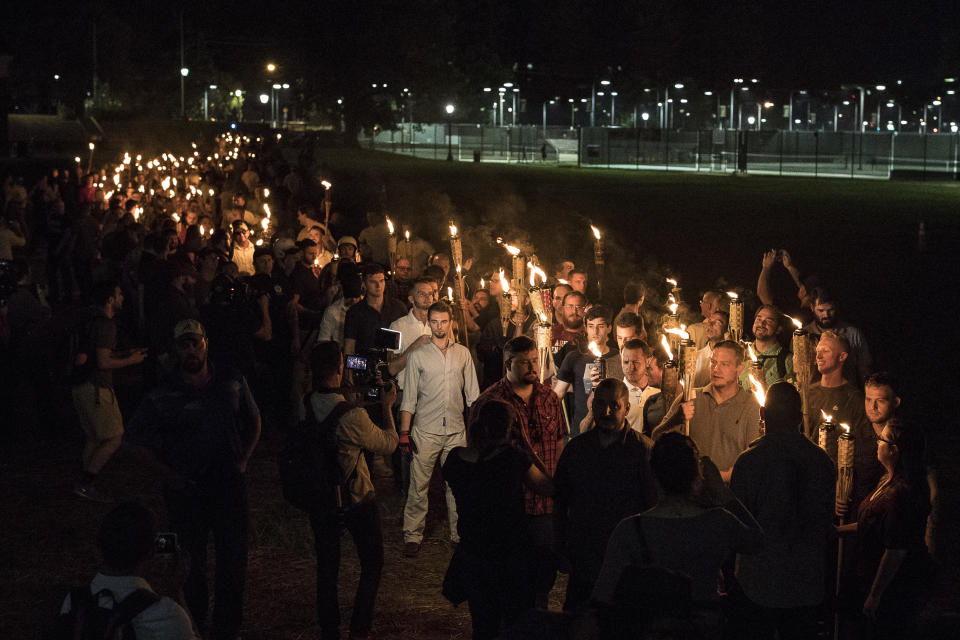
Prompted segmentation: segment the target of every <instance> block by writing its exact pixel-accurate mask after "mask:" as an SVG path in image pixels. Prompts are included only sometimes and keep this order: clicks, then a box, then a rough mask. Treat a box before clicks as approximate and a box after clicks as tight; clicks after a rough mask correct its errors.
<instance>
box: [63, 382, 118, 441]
mask: <svg viewBox="0 0 960 640" xmlns="http://www.w3.org/2000/svg"><path fill="white" fill-rule="evenodd" d="M71 391H72V395H73V406H74V408H76V410H77V417H78V418H80V428H81V429H83V434H84V435H85V436H86V437H87V439H88V440H95V441H98V442H99V441H102V440H110V439H112V438H119V437H120V436H122V435H123V416H121V415H120V406H119V405H118V404H117V395H116V394H115V393H114V392H113V389H110V388H107V387H97V386H94V384H93V383H92V382H85V383H84V384H81V385H77V386H75V387H73V389H72V390H71Z"/></svg>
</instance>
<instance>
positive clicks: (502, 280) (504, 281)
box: [500, 269, 510, 293]
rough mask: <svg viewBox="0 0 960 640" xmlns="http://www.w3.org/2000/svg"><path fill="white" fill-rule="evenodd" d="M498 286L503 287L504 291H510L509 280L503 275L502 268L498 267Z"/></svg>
mask: <svg viewBox="0 0 960 640" xmlns="http://www.w3.org/2000/svg"><path fill="white" fill-rule="evenodd" d="M500 286H501V287H503V292H504V293H510V282H509V281H508V280H507V278H506V276H504V275H503V269H500Z"/></svg>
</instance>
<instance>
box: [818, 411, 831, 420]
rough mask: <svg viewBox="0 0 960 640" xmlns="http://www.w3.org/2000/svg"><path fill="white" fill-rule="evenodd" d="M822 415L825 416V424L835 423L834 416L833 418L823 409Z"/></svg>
mask: <svg viewBox="0 0 960 640" xmlns="http://www.w3.org/2000/svg"><path fill="white" fill-rule="evenodd" d="M820 415H822V416H823V421H824V422H833V416H831V415H830V414H829V413H827V412H826V411H824V410H823V409H820Z"/></svg>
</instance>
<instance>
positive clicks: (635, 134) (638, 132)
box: [633, 119, 640, 171]
mask: <svg viewBox="0 0 960 640" xmlns="http://www.w3.org/2000/svg"><path fill="white" fill-rule="evenodd" d="M634 120H636V119H634ZM633 125H634V127H635V128H634V132H635V133H634V138H635V139H636V141H637V152H636V155H635V156H634V159H633V161H634V162H635V163H636V165H637V171H639V170H640V129H639V127H637V126H636V125H637V123H636V122H634V123H633Z"/></svg>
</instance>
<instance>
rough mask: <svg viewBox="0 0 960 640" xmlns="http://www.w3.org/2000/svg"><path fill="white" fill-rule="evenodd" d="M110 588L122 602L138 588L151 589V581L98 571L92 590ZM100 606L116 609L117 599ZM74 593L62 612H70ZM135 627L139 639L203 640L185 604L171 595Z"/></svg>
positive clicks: (142, 616)
mask: <svg viewBox="0 0 960 640" xmlns="http://www.w3.org/2000/svg"><path fill="white" fill-rule="evenodd" d="M104 589H108V590H109V591H110V592H111V593H112V594H113V596H114V598H115V599H116V600H117V601H118V602H119V601H121V600H123V599H124V598H126V597H127V596H129V595H130V594H131V593H133V592H134V591H136V590H137V589H148V590H151V591H152V589H150V584H149V583H148V582H147V581H146V580H144V579H143V578H141V577H139V576H105V575H103V574H102V573H98V574H97V575H96V576H94V578H93V581H92V582H90V593H97V592H99V591H103V590H104ZM99 604H100V606H101V607H106V608H108V609H110V608H113V604H114V603H113V602H112V601H111V599H110V598H109V597H107V596H103V597H101V598H100V603H99ZM70 605H71V602H70V596H69V595H67V597H66V598H64V600H63V605H62V606H61V607H60V613H68V612H69V611H70ZM131 626H132V627H133V630H134V632H136V634H137V640H181V639H182V640H199V636H198V635H197V634H196V632H195V631H194V629H193V622H192V621H191V620H190V615H189V614H188V613H187V612H186V611H185V610H184V608H183V607H181V606H180V605H178V604H177V603H176V602H174V601H173V600H171V599H170V598H166V597H163V598H160V600H158V601H157V602H156V603H155V604H152V605H150V606H149V607H147V608H146V609H144V610H143V611H141V612H140V614H139V615H137V616H136V617H134V618H133V620H132V621H131Z"/></svg>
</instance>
